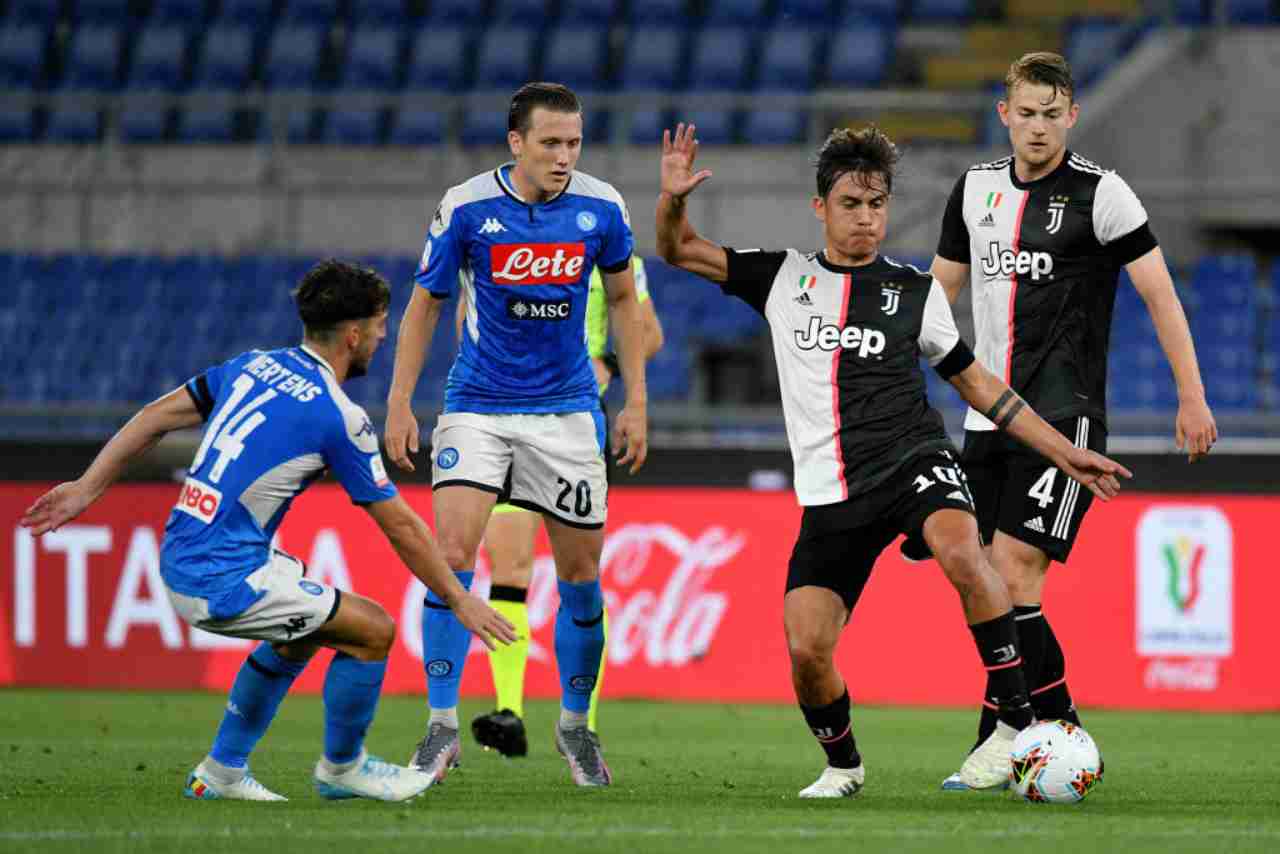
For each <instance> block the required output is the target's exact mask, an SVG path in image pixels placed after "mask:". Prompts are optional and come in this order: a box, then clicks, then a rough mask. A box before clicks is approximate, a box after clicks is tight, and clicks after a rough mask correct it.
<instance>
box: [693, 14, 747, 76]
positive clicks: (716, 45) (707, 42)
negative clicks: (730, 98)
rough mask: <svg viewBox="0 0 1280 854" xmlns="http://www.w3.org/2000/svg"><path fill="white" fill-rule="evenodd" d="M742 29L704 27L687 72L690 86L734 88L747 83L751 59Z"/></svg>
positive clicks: (745, 34) (744, 32) (745, 35)
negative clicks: (690, 66) (688, 72)
mask: <svg viewBox="0 0 1280 854" xmlns="http://www.w3.org/2000/svg"><path fill="white" fill-rule="evenodd" d="M749 45H750V42H749V40H748V37H747V32H746V31H745V30H740V29H736V28H728V27H717V28H708V29H706V30H703V31H702V33H701V34H700V35H699V36H698V41H697V45H696V46H695V47H694V51H693V63H692V68H691V70H690V74H689V87H690V88H691V89H708V90H738V89H744V88H746V85H747V72H748V68H749V66H750V64H751V62H752V59H753V57H752V55H751V53H750V51H749Z"/></svg>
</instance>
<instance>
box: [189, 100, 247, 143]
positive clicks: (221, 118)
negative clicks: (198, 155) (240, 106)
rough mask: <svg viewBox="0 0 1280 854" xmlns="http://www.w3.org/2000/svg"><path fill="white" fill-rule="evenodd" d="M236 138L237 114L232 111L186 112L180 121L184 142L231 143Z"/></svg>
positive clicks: (219, 109)
mask: <svg viewBox="0 0 1280 854" xmlns="http://www.w3.org/2000/svg"><path fill="white" fill-rule="evenodd" d="M234 138H235V113H234V111H232V110H230V109H223V108H213V109H209V108H205V109H195V110H186V111H184V112H183V113H182V115H181V116H180V118H179V120H178V139H180V140H181V141H183V142H231V141H232V140H233V139H234Z"/></svg>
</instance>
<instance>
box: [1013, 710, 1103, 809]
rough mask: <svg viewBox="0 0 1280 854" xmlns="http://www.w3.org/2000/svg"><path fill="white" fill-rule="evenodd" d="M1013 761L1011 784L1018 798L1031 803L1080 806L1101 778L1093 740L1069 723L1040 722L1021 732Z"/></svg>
mask: <svg viewBox="0 0 1280 854" xmlns="http://www.w3.org/2000/svg"><path fill="white" fill-rule="evenodd" d="M1012 758H1013V766H1012V769H1011V771H1010V773H1009V782H1010V784H1011V786H1012V788H1013V790H1014V791H1015V792H1017V793H1018V796H1019V797H1021V798H1023V799H1024V800H1027V801H1031V802H1032V803H1037V804H1043V803H1050V804H1074V803H1078V802H1080V801H1083V800H1084V799H1085V796H1086V795H1088V794H1089V792H1090V791H1091V790H1092V789H1093V787H1094V786H1095V785H1097V783H1098V781H1099V779H1100V776H1101V767H1102V762H1101V759H1100V757H1099V756H1098V746H1097V745H1096V744H1094V743H1093V738H1092V737H1090V735H1089V733H1087V732H1085V731H1084V728H1083V727H1079V726H1076V725H1075V724H1072V723H1067V722H1066V721H1040V722H1039V723H1036V724H1032V725H1031V726H1029V727H1027V728H1026V729H1024V730H1023V731H1022V732H1020V733H1018V737H1017V738H1015V739H1014V741H1013V757H1012Z"/></svg>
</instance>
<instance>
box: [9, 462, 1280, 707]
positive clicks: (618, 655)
mask: <svg viewBox="0 0 1280 854" xmlns="http://www.w3.org/2000/svg"><path fill="white" fill-rule="evenodd" d="M50 485H51V484H5V485H4V487H3V489H2V490H0V514H2V515H0V521H3V526H2V527H0V531H2V532H3V533H0V538H2V539H3V542H0V554H3V555H4V558H3V559H2V560H3V563H0V567H2V569H0V685H56V686H92V687H118V688H155V689H181V688H206V689H211V690H225V689H226V688H227V687H229V685H230V683H231V680H232V679H233V678H234V675H235V672H236V670H237V668H238V667H239V666H240V662H241V661H242V660H243V656H244V655H245V654H246V652H247V651H248V649H250V648H251V646H252V644H251V643H250V642H248V641H240V640H234V639H227V638H222V637H218V636H215V635H210V634H207V633H204V632H201V631H199V630H197V629H193V628H191V627H190V626H187V625H186V624H184V623H183V622H182V621H181V619H180V618H179V617H178V616H177V615H176V613H175V612H174V611H173V609H172V607H171V606H170V604H169V600H168V597H167V596H166V595H165V592H164V588H163V583H162V581H161V577H160V570H159V551H160V549H159V546H160V542H161V537H162V535H163V530H164V523H165V520H166V518H167V517H168V514H169V512H170V511H171V510H172V508H173V507H174V504H175V502H178V501H179V500H180V496H181V494H182V486H181V485H180V484H125V485H120V486H117V487H115V488H114V489H112V490H111V491H110V492H109V493H108V494H107V495H106V496H104V497H103V498H102V499H101V500H100V501H99V502H98V503H97V504H95V505H94V506H93V507H92V508H90V510H89V511H87V512H86V513H85V514H84V515H83V516H82V517H81V518H79V519H77V520H75V521H74V522H72V523H71V524H69V525H66V526H64V527H63V528H61V529H60V530H58V531H56V532H54V533H51V534H46V535H45V536H43V537H40V538H34V537H32V536H30V534H29V533H28V532H26V531H25V530H23V529H21V528H19V527H18V525H17V519H18V517H19V516H20V515H21V511H22V510H23V509H24V508H25V507H26V506H28V505H29V504H30V503H31V502H32V501H33V500H34V499H35V498H36V496H38V495H39V494H40V493H41V492H42V491H43V490H44V489H47V488H48V486H50ZM403 493H404V495H405V497H406V499H407V500H408V501H409V503H410V504H411V505H413V506H414V507H415V508H417V509H418V511H419V512H420V513H422V514H423V516H424V517H425V518H426V519H428V520H429V521H430V520H431V518H432V517H431V492H430V490H429V489H428V488H427V487H425V486H409V487H406V488H405V489H404V490H403ZM1277 511H1280V499H1275V498H1249V497H1238V496H1230V497H1228V496H1205V495H1197V496H1152V495H1145V496H1144V495H1134V496H1126V497H1123V498H1121V499H1118V500H1116V501H1113V502H1110V503H1109V504H1107V505H1100V506H1098V507H1096V508H1095V509H1094V510H1093V511H1091V512H1090V514H1089V516H1088V517H1087V519H1086V521H1085V523H1084V528H1083V531H1082V533H1081V536H1080V540H1079V544H1078V545H1077V547H1076V549H1075V551H1074V552H1073V553H1072V556H1071V559H1070V561H1069V562H1068V564H1067V565H1065V566H1055V567H1054V569H1053V570H1051V572H1050V576H1049V583H1048V587H1047V591H1046V594H1045V603H1046V605H1045V610H1046V613H1047V614H1048V616H1049V618H1050V620H1051V621H1052V623H1053V625H1054V629H1055V632H1056V633H1057V635H1058V637H1059V638H1060V639H1061V641H1062V643H1063V645H1064V647H1065V648H1066V650H1067V660H1068V678H1069V680H1070V684H1071V687H1072V691H1073V693H1074V695H1075V697H1076V699H1077V701H1078V702H1079V703H1081V704H1082V705H1089V706H1114V707H1127V708H1197V709H1256V710H1261V709H1278V708H1280V686H1278V685H1277V683H1276V682H1275V679H1274V677H1273V671H1274V667H1273V664H1272V661H1271V653H1270V644H1269V631H1268V630H1269V620H1270V615H1269V613H1268V612H1269V609H1270V603H1271V602H1272V601H1274V600H1275V598H1276V596H1277V594H1280V580H1278V579H1277V576H1276V574H1275V573H1274V572H1273V571H1271V569H1270V567H1269V562H1270V560H1269V559H1270V554H1271V550H1270V547H1269V544H1268V543H1267V542H1266V540H1265V539H1264V536H1265V533H1266V531H1267V530H1268V529H1267V524H1268V520H1270V519H1274V518H1275V517H1276V514H1277ZM799 520H800V508H799V507H797V506H796V503H795V498H794V496H793V495H792V494H791V493H789V492H752V491H748V490H732V489H701V488H680V489H648V488H646V489H627V488H617V489H614V490H613V491H612V493H611V495H610V501H609V521H608V524H607V526H606V531H605V544H604V553H603V556H602V565H601V580H602V585H603V587H604V592H605V599H606V602H607V606H608V611H609V637H608V645H607V656H608V668H607V670H606V673H605V677H604V686H603V689H602V690H603V694H604V696H605V697H649V698H661V699H684V700H718V701H773V702H789V701H790V700H791V696H792V694H791V684H790V668H789V662H788V656H787V649H786V641H785V639H784V637H783V633H782V596H783V591H784V586H785V580H786V569H787V561H788V559H789V557H790V553H791V546H792V543H793V542H794V538H795V533H796V530H797V528H798V526H799ZM277 545H278V546H279V547H280V548H283V549H285V550H286V551H289V552H291V553H292V554H294V555H296V556H298V557H299V558H301V559H302V560H303V561H305V562H306V563H307V565H308V572H309V574H310V575H311V576H312V577H315V578H319V579H322V580H324V581H327V582H329V583H332V584H334V585H335V586H337V587H339V588H341V589H344V590H351V591H355V592H358V593H360V594H362V595H365V596H368V597H370V598H372V599H375V600H377V601H378V602H380V603H382V605H383V607H385V608H386V609H387V611H388V612H389V613H390V614H391V615H392V617H394V618H395V620H396V622H397V624H398V626H399V634H398V637H397V639H396V642H395V646H394V649H393V652H392V658H391V662H390V666H389V669H388V674H387V680H386V688H387V690H388V691H391V692H398V693H422V692H423V691H424V690H425V679H424V676H423V672H422V652H421V649H422V637H421V619H422V608H421V604H422V597H423V587H422V585H421V584H420V583H419V582H418V581H417V580H416V579H414V578H413V577H412V576H411V575H410V574H409V572H408V570H407V569H405V567H404V566H403V565H402V564H401V563H400V562H399V561H398V559H397V558H396V557H395V554H394V553H393V552H392V550H391V548H390V546H388V545H387V543H386V541H385V540H384V539H383V537H382V534H381V533H380V532H379V530H378V528H377V527H376V525H374V523H373V522H372V520H370V519H369V518H367V516H366V514H365V513H364V512H363V511H362V510H361V509H360V508H358V507H356V506H354V505H352V504H351V502H350V500H349V499H348V498H347V497H346V495H345V494H344V493H343V492H342V491H341V489H339V488H338V487H336V486H334V485H331V484H321V485H317V486H315V487H313V488H312V489H310V490H309V491H308V492H307V493H306V494H304V495H303V496H302V497H301V498H299V499H298V501H297V502H296V503H295V505H294V508H293V510H292V511H291V512H290V514H289V516H288V517H287V519H286V520H285V522H284V524H283V525H282V527H281V530H280V534H279V538H278V542H277ZM536 554H537V557H536V564H535V569H534V578H533V584H532V587H531V589H530V591H529V598H528V604H529V621H530V628H531V638H530V640H531V645H530V648H531V654H530V662H529V672H528V677H527V681H526V686H527V692H528V694H529V695H530V696H531V697H554V696H557V695H558V693H559V682H558V680H557V678H556V670H555V660H554V652H553V649H554V644H553V632H554V623H555V612H556V608H557V607H558V597H557V593H556V585H555V567H554V562H553V560H552V558H551V553H550V549H549V547H548V545H547V542H546V537H545V534H541V533H540V534H539V542H538V546H537V552H536ZM476 569H477V574H476V581H475V588H474V589H475V590H476V591H477V592H479V593H484V592H485V591H486V590H487V588H488V585H489V575H488V563H487V558H486V556H485V555H484V553H483V551H482V552H481V555H480V559H479V564H478V566H477V567H476ZM837 661H838V663H839V665H840V668H841V670H842V672H843V673H844V675H845V677H846V679H847V681H848V682H849V685H850V688H851V691H852V693H853V696H854V699H855V701H857V702H863V703H868V702H874V703H901V704H920V705H966V704H972V703H974V702H975V701H976V700H977V699H978V697H979V696H980V693H981V687H982V672H981V667H980V663H979V661H978V658H977V653H976V651H975V650H974V647H973V641H972V638H971V637H970V634H969V632H968V631H967V629H966V627H965V624H964V618H963V615H962V612H961V609H960V603H959V599H958V597H957V596H956V594H955V592H954V591H953V590H952V589H951V587H950V586H949V585H948V584H947V583H946V581H945V580H944V578H943V577H942V574H941V572H940V571H939V569H938V567H937V565H936V564H935V563H933V562H931V561H928V562H923V563H919V564H909V563H907V562H905V561H904V560H902V558H901V557H900V556H899V554H898V551H897V547H896V545H894V546H890V547H889V548H888V549H887V550H886V551H885V553H884V555H883V556H882V557H881V559H880V561H879V563H878V564H877V566H876V570H875V572H874V573H873V575H872V578H871V581H870V583H869V584H868V585H867V588H866V591H865V593H864V594H863V598H862V601H861V602H860V603H859V605H858V607H857V609H856V611H855V613H854V614H853V617H852V619H851V621H850V625H849V628H848V629H847V630H846V632H845V636H844V638H843V640H842V643H841V648H840V651H839V654H838V657H837ZM323 675H324V668H323V667H314V666H313V667H311V668H308V670H307V672H306V673H304V675H303V676H302V677H301V679H300V680H299V683H298V688H299V689H300V690H304V691H318V690H319V689H320V687H321V683H322V680H323ZM462 684H463V693H464V696H472V697H475V696H487V695H490V694H491V692H492V682H491V677H490V673H489V667H488V662H487V661H486V660H485V652H484V649H483V647H482V646H481V645H480V644H479V642H476V643H474V644H473V646H472V654H471V656H470V658H469V660H468V664H467V670H466V674H465V677H464V679H463V683H462Z"/></svg>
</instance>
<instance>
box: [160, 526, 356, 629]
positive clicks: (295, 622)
mask: <svg viewBox="0 0 1280 854" xmlns="http://www.w3.org/2000/svg"><path fill="white" fill-rule="evenodd" d="M305 572H306V565H305V564H304V563H303V562H302V561H300V560H298V559H297V558H296V557H294V556H293V555H291V554H288V553H286V552H282V551H280V550H279V549H272V551H271V559H270V560H268V561H267V563H266V565H265V566H262V567H260V568H258V569H256V570H254V572H253V573H252V574H251V575H249V577H248V578H246V579H245V580H244V581H245V583H246V584H248V585H249V586H250V587H252V588H253V589H254V590H258V591H260V592H262V593H263V596H262V597H261V598H260V599H258V601H257V602H254V603H253V604H252V605H250V606H249V607H248V608H247V609H246V610H244V611H242V612H240V613H239V614H236V615H235V616H234V617H232V618H231V619H229V620H214V619H210V617H209V602H208V600H205V599H201V598H200V597H199V596H187V595H185V594H183V593H178V592H177V591H174V590H170V591H169V601H170V602H172V603H173V608H174V610H175V611H177V612H178V616H180V617H182V619H184V620H186V621H187V622H188V623H190V624H191V625H193V626H195V627H196V628H198V629H204V630H205V631H206V632H212V633H213V634H215V635H226V636H227V637H233V638H251V639H253V640H263V641H269V642H270V643H288V642H290V641H296V640H298V639H299V638H304V637H306V636H307V635H309V634H311V633H312V632H314V631H315V630H316V629H318V628H320V627H321V626H323V625H324V624H325V623H327V622H329V620H331V619H333V615H334V614H336V613H337V611H338V600H339V599H340V598H341V595H340V594H339V593H338V590H337V588H336V587H330V586H329V585H327V584H319V583H317V582H315V581H310V580H308V579H306V578H303V575H304V573H305Z"/></svg>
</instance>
